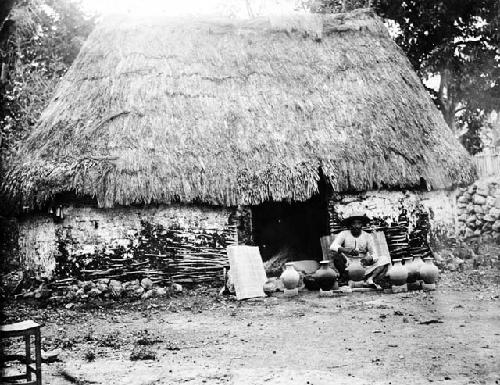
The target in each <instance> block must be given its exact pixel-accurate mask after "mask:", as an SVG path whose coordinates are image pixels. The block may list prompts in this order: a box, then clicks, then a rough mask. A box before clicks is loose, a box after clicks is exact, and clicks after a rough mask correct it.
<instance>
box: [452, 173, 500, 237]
mask: <svg viewBox="0 0 500 385" xmlns="http://www.w3.org/2000/svg"><path fill="white" fill-rule="evenodd" d="M457 209H458V212H457V215H458V223H459V228H458V232H459V234H460V235H461V236H463V237H465V238H474V237H481V238H482V239H483V240H486V239H495V240H500V178H498V177H496V178H489V179H484V180H480V181H478V182H476V183H475V184H473V185H472V186H470V187H468V188H463V189H460V190H459V193H458V200H457Z"/></svg>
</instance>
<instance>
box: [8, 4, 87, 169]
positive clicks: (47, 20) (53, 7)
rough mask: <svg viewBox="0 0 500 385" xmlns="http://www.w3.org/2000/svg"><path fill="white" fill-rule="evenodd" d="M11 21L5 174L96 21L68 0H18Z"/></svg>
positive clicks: (10, 16)
mask: <svg viewBox="0 0 500 385" xmlns="http://www.w3.org/2000/svg"><path fill="white" fill-rule="evenodd" d="M8 21H10V22H11V24H13V25H15V28H11V32H10V34H9V36H8V38H7V39H5V40H4V42H3V43H2V45H1V46H0V49H1V51H0V61H1V63H2V64H3V67H4V72H6V73H7V74H8V75H7V77H6V78H5V79H4V81H3V82H2V83H1V84H0V127H1V133H0V134H1V142H0V146H1V151H2V156H1V162H2V164H1V169H0V175H3V172H2V170H4V169H5V167H6V166H7V164H8V162H9V159H10V158H11V157H12V155H13V154H14V153H15V151H16V148H17V144H18V143H19V142H20V141H21V140H22V139H23V138H24V137H25V135H27V133H29V131H30V130H31V128H32V127H33V125H34V124H35V122H36V121H37V119H38V117H39V115H40V113H41V112H42V110H43V109H44V108H45V106H46V105H47V103H48V101H49V100H50V98H51V96H52V93H53V91H54V88H55V85H56V83H57V81H58V80H59V79H60V78H61V77H62V76H63V75H64V74H65V72H66V70H67V69H68V68H69V66H70V65H71V63H72V62H73V60H74V59H75V57H76V55H77V54H78V51H79V49H80V47H81V45H82V43H83V41H84V40H85V38H86V37H87V35H88V34H89V33H90V31H91V29H92V26H93V19H91V18H89V17H87V16H86V15H85V14H84V13H83V12H82V11H81V8H80V7H79V4H78V3H75V2H72V1H65V0H24V1H19V0H18V1H17V3H16V4H15V6H14V8H13V9H12V10H11V12H10V15H9V20H8Z"/></svg>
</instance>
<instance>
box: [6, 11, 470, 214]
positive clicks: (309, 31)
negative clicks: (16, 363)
mask: <svg viewBox="0 0 500 385" xmlns="http://www.w3.org/2000/svg"><path fill="white" fill-rule="evenodd" d="M321 173H323V174H324V175H325V177H326V179H327V182H328V183H329V184H330V185H331V186H332V187H333V189H334V190H336V191H345V190H368V189H372V188H374V187H375V188H376V187H379V188H380V187H382V186H384V187H385V188H403V187H411V186H416V185H420V183H421V178H424V179H425V181H426V182H427V183H428V184H429V185H430V186H431V187H432V188H442V187H449V186H450V185H452V184H460V183H466V182H469V181H470V180H471V178H472V177H473V176H474V170H473V168H472V165H471V162H470V159H469V157H468V155H467V154H466V152H465V151H464V149H463V148H462V147H461V146H460V145H459V144H458V142H457V141H456V139H455V138H454V137H453V134H452V133H451V132H450V130H449V129H448V127H447V126H446V124H445V122H444V120H443V118H442V116H441V114H440V112H439V111H438V110H437V109H436V107H435V106H434V104H433V102H432V101H431V99H430V98H429V95H428V94H427V92H426V91H425V89H424V87H423V86H422V84H421V82H420V80H419V79H418V77H417V75H416V74H415V73H414V72H413V71H412V69H411V66H410V63H409V61H408V60H407V59H406V57H405V56H404V55H403V53H402V52H401V51H400V49H399V48H398V47H397V46H396V44H395V43H394V42H393V41H392V40H391V39H390V37H389V36H388V33H387V31H386V29H385V27H384V25H383V23H382V22H381V20H380V19H378V18H377V17H376V16H374V15H373V13H372V11H370V10H359V11H357V12H354V13H350V14H336V15H302V16H300V17H299V16H296V17H289V18H281V19H275V20H273V19H271V18H265V19H255V20H251V21H227V20H226V21H216V20H201V19H197V20H193V19H190V20H187V19H182V20H181V19H149V20H142V21H140V22H131V21H130V20H125V19H113V20H108V21H106V22H103V23H102V24H101V25H99V26H98V27H97V28H96V29H95V31H94V32H93V33H92V34H91V35H90V36H89V38H88V41H87V42H86V43H85V45H84V46H83V48H82V50H81V52H80V54H79V56H78V58H77V59H76V61H75V63H74V64H73V66H72V67H71V69H70V70H69V71H68V73H67V74H66V76H65V77H64V79H63V80H62V81H61V83H60V84H59V87H58V89H57V91H56V93H55V96H54V98H53V100H52V101H51V103H50V105H49V106H48V108H47V109H46V110H45V112H44V113H43V115H42V117H41V119H40V122H39V124H38V126H37V128H36V129H35V130H34V131H33V133H32V134H31V136H30V137H29V139H28V140H27V142H26V145H25V146H24V148H23V149H22V150H21V157H20V159H19V162H18V164H17V166H16V167H14V169H13V170H12V172H11V174H10V179H9V182H8V185H7V190H8V191H9V193H10V194H11V195H12V196H14V197H17V198H18V199H20V200H22V202H23V203H24V204H28V205H33V204H34V203H42V202H44V201H46V200H47V199H50V198H51V197H52V196H54V194H57V193H62V192H75V193H76V194H78V195H82V196H91V197H96V198H97V200H98V202H99V205H100V206H101V207H111V206H113V205H127V204H132V203H149V202H162V203H166V202H171V201H173V200H177V201H181V202H191V201H194V200H196V201H203V202H207V203H213V204H222V205H235V204H257V203H259V202H262V201H265V200H271V199H272V200H284V199H286V200H305V199H307V198H309V197H310V196H311V195H312V194H314V193H316V192H317V191H318V180H319V178H320V174H321Z"/></svg>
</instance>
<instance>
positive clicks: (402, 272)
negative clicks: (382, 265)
mask: <svg viewBox="0 0 500 385" xmlns="http://www.w3.org/2000/svg"><path fill="white" fill-rule="evenodd" d="M393 262H394V266H392V267H391V268H389V272H388V273H387V274H388V276H389V279H390V280H391V283H392V284H393V285H394V286H401V285H404V284H405V283H406V280H407V278H408V271H407V270H406V268H405V267H404V266H403V265H402V264H401V262H402V261H401V259H395V260H393Z"/></svg>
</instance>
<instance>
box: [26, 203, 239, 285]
mask: <svg viewBox="0 0 500 385" xmlns="http://www.w3.org/2000/svg"><path fill="white" fill-rule="evenodd" d="M229 217H230V210H229V209H223V208H215V207H200V206H186V205H169V206H158V207H148V208H133V207H127V208H114V209H109V210H105V209H98V208H96V207H89V206H84V207H74V206H67V207H64V208H63V218H62V219H61V218H54V217H53V216H51V215H49V214H46V215H32V216H29V217H27V218H25V219H22V220H20V221H19V224H18V232H19V252H20V255H21V256H22V257H21V264H22V265H23V266H25V267H26V268H28V269H29V270H31V271H33V272H35V273H36V275H38V276H40V277H52V276H53V275H54V274H55V273H56V275H58V276H64V275H65V274H66V275H68V276H69V275H71V273H78V272H79V270H80V269H85V268H86V267H88V266H89V265H92V266H94V267H95V263H94V264H92V262H93V260H94V259H96V258H98V257H102V256H106V257H116V258H122V259H127V258H133V257H134V255H135V254H137V253H138V252H141V253H142V255H144V253H145V252H149V253H152V254H163V255H165V256H166V257H168V256H169V255H170V254H175V253H176V252H177V251H178V249H179V247H178V248H176V247H175V244H176V242H177V243H179V244H181V245H180V248H182V252H183V255H189V254H190V252H191V251H190V250H195V249H196V247H203V248H204V250H205V252H207V250H208V252H210V251H213V252H214V253H216V254H217V255H219V254H220V255H223V254H225V247H226V244H228V243H231V242H232V241H233V239H234V237H235V235H234V230H233V229H232V227H231V226H230V223H229ZM153 238H154V239H153ZM174 238H175V239H174ZM193 253H194V251H193ZM56 262H57V263H56ZM56 268H57V269H58V271H56Z"/></svg>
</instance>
